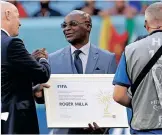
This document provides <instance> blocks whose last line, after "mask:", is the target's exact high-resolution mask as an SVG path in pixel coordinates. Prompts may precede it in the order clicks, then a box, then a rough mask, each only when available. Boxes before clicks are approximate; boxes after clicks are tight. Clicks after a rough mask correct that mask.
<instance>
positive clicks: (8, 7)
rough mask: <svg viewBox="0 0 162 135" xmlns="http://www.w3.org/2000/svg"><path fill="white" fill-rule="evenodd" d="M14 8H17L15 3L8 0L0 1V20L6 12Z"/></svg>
mask: <svg viewBox="0 0 162 135" xmlns="http://www.w3.org/2000/svg"><path fill="white" fill-rule="evenodd" d="M14 10H17V8H16V7H15V5H13V4H11V3H9V2H5V1H1V20H2V19H4V16H5V13H6V12H11V11H14Z"/></svg>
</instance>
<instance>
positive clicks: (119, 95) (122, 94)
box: [113, 85, 131, 108]
mask: <svg viewBox="0 0 162 135" xmlns="http://www.w3.org/2000/svg"><path fill="white" fill-rule="evenodd" d="M127 90H128V89H127V87H124V86H120V85H115V88H114V93H113V99H114V100H115V101H116V102H117V103H119V104H121V105H123V106H126V107H129V108H131V99H130V97H129V96H128V94H127Z"/></svg>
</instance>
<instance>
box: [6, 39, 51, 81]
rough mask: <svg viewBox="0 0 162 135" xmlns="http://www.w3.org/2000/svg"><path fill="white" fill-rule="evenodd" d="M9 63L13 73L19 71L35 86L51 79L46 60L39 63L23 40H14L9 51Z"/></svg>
mask: <svg viewBox="0 0 162 135" xmlns="http://www.w3.org/2000/svg"><path fill="white" fill-rule="evenodd" d="M7 56H8V61H9V63H10V64H11V65H12V69H11V70H12V71H13V72H14V71H18V72H20V73H22V75H25V76H26V77H28V78H30V79H31V80H32V82H33V83H34V84H38V83H45V82H47V81H48V79H49V77H50V66H49V64H48V62H47V60H46V59H40V60H39V62H37V61H36V60H35V59H34V58H33V57H32V56H31V55H30V54H29V52H28V51H27V50H26V48H25V46H24V43H23V41H22V40H20V39H18V38H15V39H13V40H12V41H11V42H10V44H9V46H8V50H7Z"/></svg>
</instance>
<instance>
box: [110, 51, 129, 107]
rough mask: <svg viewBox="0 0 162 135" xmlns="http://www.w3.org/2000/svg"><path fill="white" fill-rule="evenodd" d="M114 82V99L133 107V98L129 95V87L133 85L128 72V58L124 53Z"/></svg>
mask: <svg viewBox="0 0 162 135" xmlns="http://www.w3.org/2000/svg"><path fill="white" fill-rule="evenodd" d="M113 84H114V85H115V88H114V94H113V99H114V100H115V101H116V102H117V103H119V104H121V105H123V106H126V107H131V98H130V97H129V96H128V93H127V92H128V88H129V87H130V86H131V81H130V79H129V77H128V74H127V69H126V60H125V55H124V54H122V57H121V59H120V62H119V65H118V68H117V71H116V73H115V77H114V80H113Z"/></svg>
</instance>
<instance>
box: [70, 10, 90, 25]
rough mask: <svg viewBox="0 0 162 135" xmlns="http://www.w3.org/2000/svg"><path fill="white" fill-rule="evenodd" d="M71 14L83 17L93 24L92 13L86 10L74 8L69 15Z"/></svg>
mask: <svg viewBox="0 0 162 135" xmlns="http://www.w3.org/2000/svg"><path fill="white" fill-rule="evenodd" d="M70 15H78V16H80V17H82V18H83V19H84V20H85V21H88V22H90V24H91V25H92V20H91V17H90V15H89V14H88V13H86V12H84V11H81V10H73V11H72V12H70V13H69V14H68V15H67V16H70Z"/></svg>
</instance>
